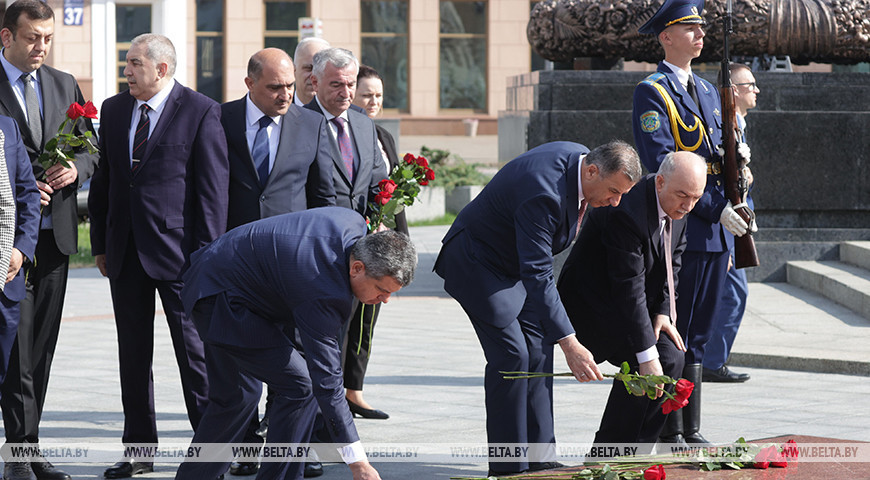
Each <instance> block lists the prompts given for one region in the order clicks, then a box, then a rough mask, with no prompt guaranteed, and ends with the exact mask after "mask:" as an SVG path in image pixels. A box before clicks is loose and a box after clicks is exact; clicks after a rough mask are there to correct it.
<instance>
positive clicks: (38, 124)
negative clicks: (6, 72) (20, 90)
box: [21, 73, 42, 145]
mask: <svg viewBox="0 0 870 480" xmlns="http://www.w3.org/2000/svg"><path fill="white" fill-rule="evenodd" d="M21 81H22V82H23V83H24V105H25V106H26V107H27V126H28V127H29V128H30V134H31V135H32V136H33V143H35V144H36V145H42V116H41V115H40V113H39V100H37V98H36V90H34V88H33V79H32V78H30V74H29V73H25V74H22V75H21Z"/></svg>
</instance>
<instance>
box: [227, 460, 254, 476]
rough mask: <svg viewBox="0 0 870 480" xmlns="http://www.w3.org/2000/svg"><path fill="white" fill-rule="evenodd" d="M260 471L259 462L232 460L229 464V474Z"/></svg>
mask: <svg viewBox="0 0 870 480" xmlns="http://www.w3.org/2000/svg"><path fill="white" fill-rule="evenodd" d="M258 471H260V462H233V463H231V464H230V474H231V475H236V476H239V477H247V476H248V475H254V474H255V473H257V472H258Z"/></svg>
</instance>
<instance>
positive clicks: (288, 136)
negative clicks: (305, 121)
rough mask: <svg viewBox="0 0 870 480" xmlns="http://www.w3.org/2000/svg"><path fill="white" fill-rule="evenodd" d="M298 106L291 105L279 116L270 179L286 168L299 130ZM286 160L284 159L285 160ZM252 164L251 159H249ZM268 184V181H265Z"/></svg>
mask: <svg viewBox="0 0 870 480" xmlns="http://www.w3.org/2000/svg"><path fill="white" fill-rule="evenodd" d="M300 116H301V115H300V114H299V107H296V106H295V105H291V106H290V108H289V109H288V110H287V113H285V114H284V116H283V117H281V129H280V130H279V131H278V132H276V133H278V135H280V136H279V137H278V149H277V150H276V151H275V163H274V164H273V165H272V172H271V173H270V174H269V179H270V180H271V179H272V177H273V176H276V175H278V176H280V175H281V174H282V173H283V172H284V170H285V169H286V168H288V167H289V165H287V161H289V160H290V151H291V150H292V149H293V143H294V140H296V139H295V138H294V137H295V132H299V131H301V130H300V129H301V128H302V126H301V125H300V124H299V123H300ZM285 160H286V161H285ZM251 165H253V161H251ZM267 186H268V183H267Z"/></svg>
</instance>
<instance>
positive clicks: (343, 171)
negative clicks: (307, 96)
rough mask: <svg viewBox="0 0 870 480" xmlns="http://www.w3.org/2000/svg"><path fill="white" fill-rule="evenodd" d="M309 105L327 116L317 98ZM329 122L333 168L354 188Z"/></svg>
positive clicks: (327, 126) (327, 123)
mask: <svg viewBox="0 0 870 480" xmlns="http://www.w3.org/2000/svg"><path fill="white" fill-rule="evenodd" d="M308 105H309V106H310V107H312V110H314V111H315V112H318V113H320V114H321V115H323V116H324V118H325V117H326V115H325V114H324V113H323V110H321V109H320V105H318V104H317V98H314V99H313V100H311V102H310V103H309V104H308ZM329 123H330V122H328V121H327V122H326V128H327V129H329V145H330V146H331V147H332V163H334V164H335V165H333V169H334V170H335V171H336V172H338V175H339V176H340V177H341V179H342V180H344V183H346V184H347V185H348V187H349V188H351V190H353V188H352V187H353V182H351V181H350V177H348V175H347V167H345V166H344V160H342V157H341V150H339V148H338V139H336V138H335V135H334V133H335V132H334V131H333V130H332V126H331V125H329Z"/></svg>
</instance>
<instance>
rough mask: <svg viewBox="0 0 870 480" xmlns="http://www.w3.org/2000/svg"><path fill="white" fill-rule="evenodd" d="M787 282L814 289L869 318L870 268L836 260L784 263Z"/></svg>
mask: <svg viewBox="0 0 870 480" xmlns="http://www.w3.org/2000/svg"><path fill="white" fill-rule="evenodd" d="M786 276H787V278H788V283H790V284H792V285H797V286H799V287H801V288H805V289H807V290H811V291H814V292H817V293H819V294H821V295H824V296H825V297H827V298H829V299H831V300H833V301H835V302H837V303H839V304H841V305H843V306H845V307H847V308H849V309H851V310H853V311H855V312H856V313H858V314H859V315H861V316H862V317H864V318H867V319H870V271H868V270H866V269H863V268H861V267H857V266H855V265H850V264H848V263H845V262H838V261H821V262H809V261H794V262H788V263H787V264H786Z"/></svg>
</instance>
